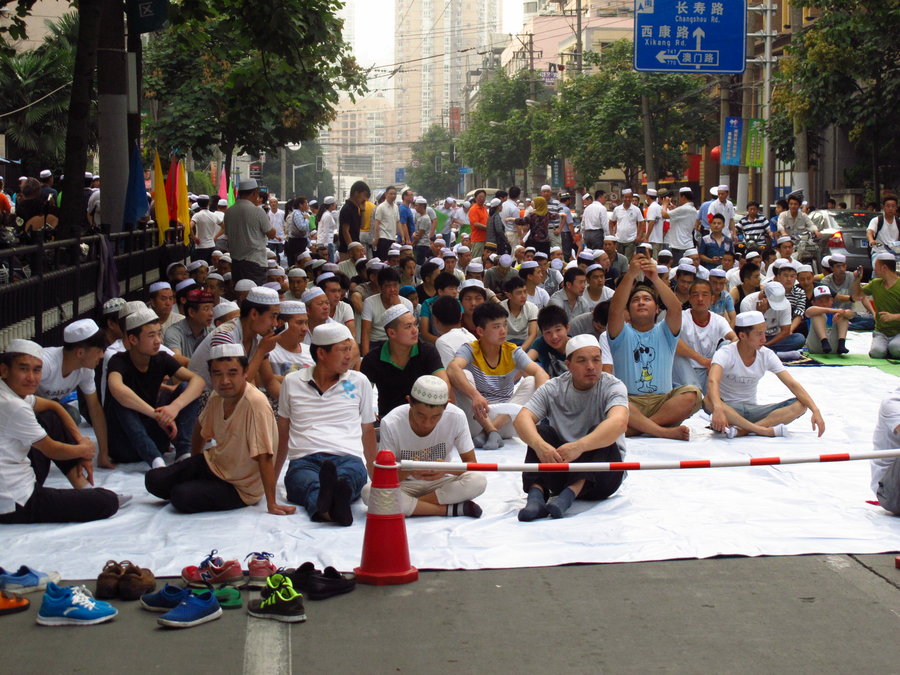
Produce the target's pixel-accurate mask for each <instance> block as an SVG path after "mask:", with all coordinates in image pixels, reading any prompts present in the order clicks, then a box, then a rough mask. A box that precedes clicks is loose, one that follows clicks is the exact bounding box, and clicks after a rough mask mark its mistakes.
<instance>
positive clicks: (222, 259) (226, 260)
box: [219, 253, 231, 263]
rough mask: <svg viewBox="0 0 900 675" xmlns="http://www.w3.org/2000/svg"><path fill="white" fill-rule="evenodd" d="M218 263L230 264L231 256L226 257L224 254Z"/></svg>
mask: <svg viewBox="0 0 900 675" xmlns="http://www.w3.org/2000/svg"><path fill="white" fill-rule="evenodd" d="M219 262H224V263H230V262H231V256H230V255H228V254H227V253H226V254H225V255H223V256H222V257H221V258H219Z"/></svg>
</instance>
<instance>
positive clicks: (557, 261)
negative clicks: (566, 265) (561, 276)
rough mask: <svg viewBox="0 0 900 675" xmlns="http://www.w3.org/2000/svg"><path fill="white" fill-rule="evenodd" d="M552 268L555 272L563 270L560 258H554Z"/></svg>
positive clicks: (551, 262) (551, 263)
mask: <svg viewBox="0 0 900 675" xmlns="http://www.w3.org/2000/svg"><path fill="white" fill-rule="evenodd" d="M550 267H552V268H553V269H555V270H561V269H562V268H563V261H562V260H560V259H559V258H554V259H553V260H551V261H550Z"/></svg>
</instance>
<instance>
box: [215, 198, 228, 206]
mask: <svg viewBox="0 0 900 675" xmlns="http://www.w3.org/2000/svg"><path fill="white" fill-rule="evenodd" d="M217 205H218V206H228V200H227V199H220V200H219V201H218V202H217Z"/></svg>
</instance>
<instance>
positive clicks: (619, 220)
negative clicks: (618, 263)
mask: <svg viewBox="0 0 900 675" xmlns="http://www.w3.org/2000/svg"><path fill="white" fill-rule="evenodd" d="M609 232H610V234H614V235H616V241H617V242H618V243H617V246H616V248H617V249H618V251H619V253H621V254H623V255H624V256H625V258H627V259H628V260H631V258H632V256H633V255H634V249H635V246H636V245H637V244H640V243H641V242H642V241H644V214H643V213H641V210H640V209H639V208H638V207H637V206H635V205H634V204H633V203H632V191H631V190H630V189H628V188H626V189H624V190H622V203H621V204H619V205H618V206H617V207H616V208H615V209H613V212H612V215H611V216H610V217H609Z"/></svg>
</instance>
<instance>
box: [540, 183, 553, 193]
mask: <svg viewBox="0 0 900 675" xmlns="http://www.w3.org/2000/svg"><path fill="white" fill-rule="evenodd" d="M544 190H550V191H552V190H553V188H551V187H550V186H549V185H541V192H543V191H544Z"/></svg>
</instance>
